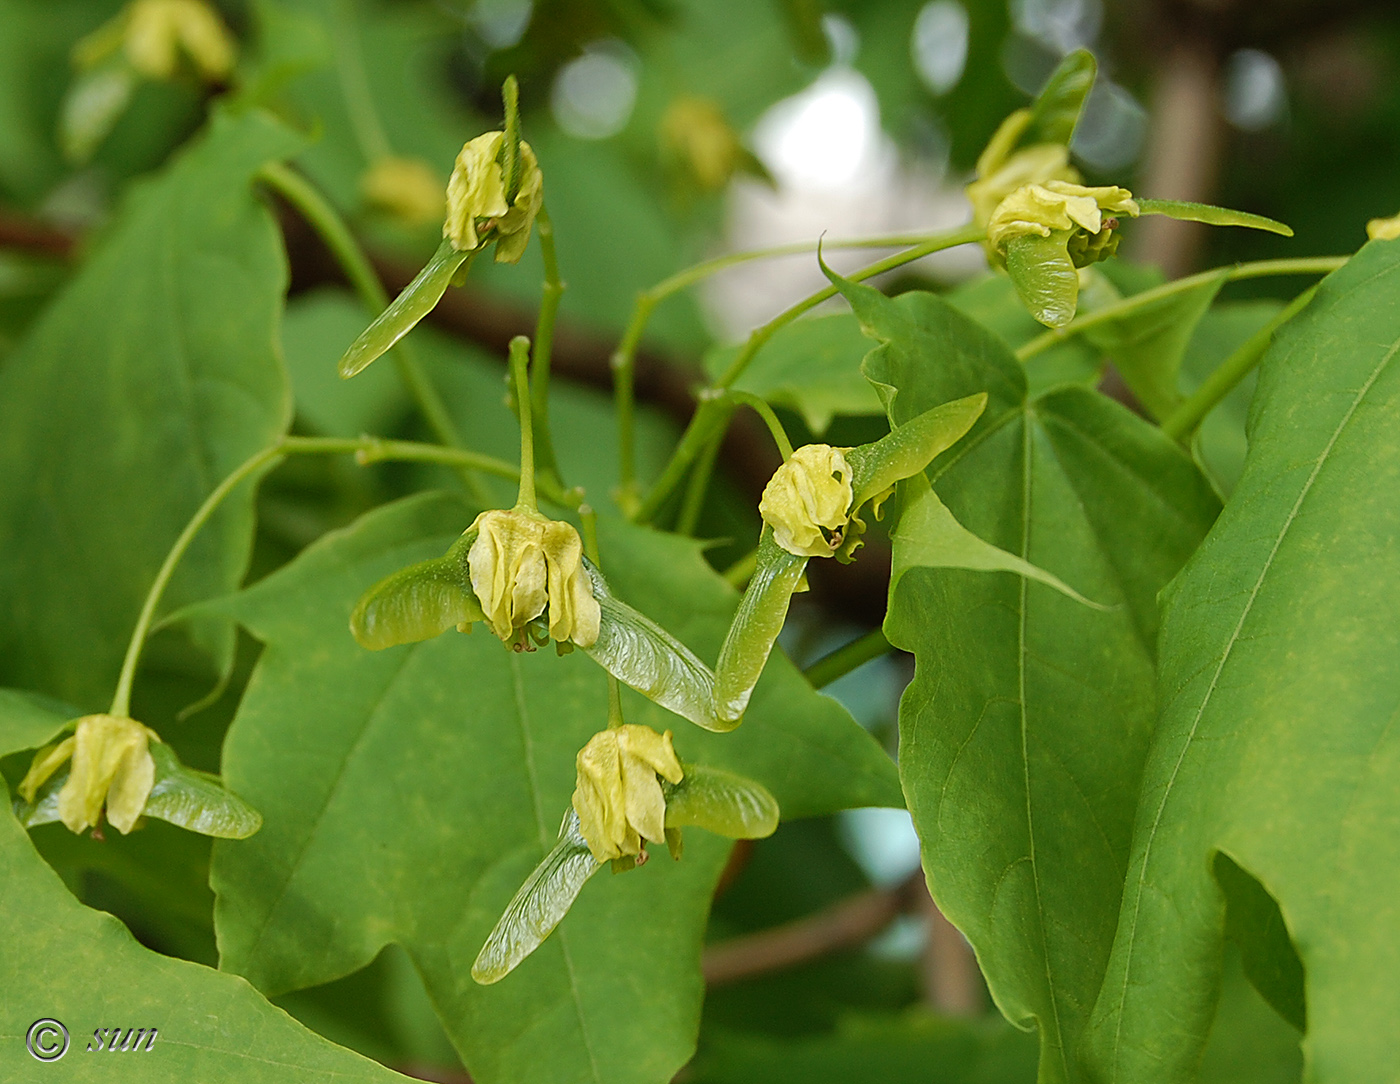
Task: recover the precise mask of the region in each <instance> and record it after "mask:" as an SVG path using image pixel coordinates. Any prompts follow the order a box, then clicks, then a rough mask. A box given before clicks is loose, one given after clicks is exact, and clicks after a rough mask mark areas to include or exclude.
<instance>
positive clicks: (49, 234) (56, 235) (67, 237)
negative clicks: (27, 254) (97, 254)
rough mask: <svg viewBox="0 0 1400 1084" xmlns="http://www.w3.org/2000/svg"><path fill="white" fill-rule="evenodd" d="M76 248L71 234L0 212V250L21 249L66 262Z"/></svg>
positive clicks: (74, 238)
mask: <svg viewBox="0 0 1400 1084" xmlns="http://www.w3.org/2000/svg"><path fill="white" fill-rule="evenodd" d="M76 246H77V238H76V237H75V236H74V235H73V234H71V233H68V232H66V231H64V230H60V229H55V228H54V227H53V226H49V225H46V224H44V223H43V222H39V221H36V220H35V219H32V218H25V217H23V216H21V215H16V214H12V213H10V212H8V211H3V210H0V248H23V249H28V250H29V251H31V252H41V253H43V254H44V255H46V256H53V257H55V258H57V259H60V260H66V259H68V257H69V256H71V255H72V254H73V249H74V248H75V247H76Z"/></svg>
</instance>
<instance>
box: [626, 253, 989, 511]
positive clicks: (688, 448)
mask: <svg viewBox="0 0 1400 1084" xmlns="http://www.w3.org/2000/svg"><path fill="white" fill-rule="evenodd" d="M982 236H983V234H982V231H981V230H980V229H978V228H977V227H976V226H964V227H962V228H961V229H957V230H952V231H950V232H948V233H942V234H939V235H937V236H936V237H931V238H929V239H928V240H927V241H925V242H923V243H922V244H919V245H915V246H914V247H913V248H909V249H905V250H904V251H903V252H896V253H895V254H894V255H892V256H887V257H885V258H884V259H883V260H877V261H876V262H874V263H872V264H867V265H866V266H865V267H862V268H860V269H859V270H858V271H853V272H851V274H849V275H847V276H846V278H847V279H849V280H850V281H852V282H862V281H864V280H865V279H868V278H873V277H875V276H876V275H880V274H883V273H884V272H886V271H892V270H894V269H895V268H896V267H903V266H904V265H905V264H908V263H913V262H914V261H915V260H920V259H923V258H924V257H925V256H928V255H931V254H932V253H934V252H939V251H941V250H943V249H945V248H953V247H955V246H957V245H965V244H968V243H970V242H972V241H980V240H981V239H982ZM835 294H836V287H835V286H828V287H826V288H825V289H822V290H818V291H817V292H816V293H814V294H811V295H810V296H808V297H806V298H804V299H803V300H801V301H799V302H798V303H797V304H795V305H792V306H791V307H789V308H787V309H785V310H783V311H782V312H780V313H779V314H778V315H777V316H775V317H773V319H771V320H769V321H768V323H766V324H764V325H763V326H762V327H759V328H756V329H755V330H754V331H753V332H752V333H751V334H750V335H749V337H748V340H747V341H746V342H745V343H744V346H743V348H742V349H741V350H740V351H739V353H738V354H737V355H736V356H735V358H734V360H733V361H732V362H730V364H729V368H727V369H726V370H725V371H724V373H723V374H722V375H721V376H720V378H719V379H718V380H717V381H715V384H714V389H712V390H719V389H728V388H729V387H730V386H731V385H732V384H733V383H734V382H735V381H736V380H738V379H739V377H741V376H742V375H743V374H744V370H745V369H747V368H748V366H749V363H750V362H751V361H753V358H754V355H755V354H757V353H758V351H759V349H760V348H761V347H762V346H763V344H764V343H766V342H767V341H768V340H769V339H771V338H772V337H773V336H774V335H775V334H776V333H777V332H778V331H780V330H781V329H782V328H784V327H786V326H787V325H788V324H790V323H792V322H793V321H794V320H796V319H797V318H798V317H799V316H801V315H802V314H803V313H805V312H808V311H810V310H811V309H814V308H816V306H818V305H820V304H821V303H822V302H823V301H825V300H827V299H828V298H830V297H833V296H835ZM704 408H705V402H704V401H702V402H701V404H700V408H699V409H697V410H696V412H695V414H694V416H692V417H691V419H690V424H689V425H688V426H687V427H686V431H685V432H684V433H683V434H682V435H681V440H680V443H679V444H677V445H676V450H675V452H674V453H672V455H671V461H670V462H669V463H668V464H667V465H666V469H665V470H664V471H662V473H661V477H660V478H658V479H657V480H656V482H655V483H654V484H653V485H652V487H651V490H650V491H649V492H648V493H647V495H646V499H645V500H643V501H642V502H641V504H640V505H639V506H638V508H637V514H636V517H635V518H636V519H637V521H638V522H641V523H645V522H647V521H649V520H650V519H651V518H652V517H653V516H655V515H656V512H657V510H658V509H660V507H661V506H662V504H664V503H665V501H666V499H667V498H668V497H669V496H670V495H671V492H672V491H673V490H674V489H675V487H676V486H677V485H678V484H680V481H681V479H682V478H683V477H684V476H685V472H686V469H687V468H688V467H689V466H690V464H691V463H692V462H693V461H694V459H695V457H696V456H697V455H699V453H700V451H701V449H702V448H703V447H704V446H705V441H706V439H708V437H709V433H708V431H707V430H708V428H710V427H712V426H713V425H714V423H715V420H716V419H715V417H714V415H713V412H711V414H710V415H709V416H708V417H706V416H705V414H706V412H705V409H704ZM725 420H726V421H727V418H726V419H725Z"/></svg>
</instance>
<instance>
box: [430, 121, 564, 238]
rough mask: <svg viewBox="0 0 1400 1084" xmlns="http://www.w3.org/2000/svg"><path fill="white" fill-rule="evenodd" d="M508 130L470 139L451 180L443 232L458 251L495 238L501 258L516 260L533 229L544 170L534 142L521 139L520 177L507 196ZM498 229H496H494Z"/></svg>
mask: <svg viewBox="0 0 1400 1084" xmlns="http://www.w3.org/2000/svg"><path fill="white" fill-rule="evenodd" d="M504 141H505V133H504V132H487V133H486V134H485V135H481V136H477V137H476V138H475V139H473V140H472V141H471V142H470V143H468V144H466V145H465V146H464V147H463V148H462V150H461V153H459V154H458V155H457V161H456V163H455V165H454V166H453V167H452V176H451V178H450V179H449V180H448V182H447V221H446V222H445V223H443V227H442V235H443V236H444V237H446V238H447V239H448V240H450V241H451V242H452V247H453V248H455V249H456V250H457V251H458V252H471V251H473V250H474V249H476V248H479V247H480V246H481V245H483V244H485V243H486V242H487V241H489V240H492V239H493V238H494V239H496V240H497V245H496V262H497V263H515V262H516V261H517V260H519V259H520V257H521V256H522V255H524V252H525V246H526V244H528V243H529V240H530V229H531V228H532V227H533V226H534V224H535V216H536V215H538V214H539V212H540V205H541V204H542V203H543V202H544V176H543V174H541V173H540V165H539V162H538V161H537V160H536V158H535V152H534V151H533V150H531V149H530V144H528V143H526V142H524V141H522V142H521V144H520V167H519V168H520V182H519V188H518V190H517V191H516V194H515V199H514V201H512V202H511V203H507V202H506V181H505V177H504V175H503V172H502V166H501V161H500V159H501V145H502V143H503V142H504ZM493 231H494V232H493Z"/></svg>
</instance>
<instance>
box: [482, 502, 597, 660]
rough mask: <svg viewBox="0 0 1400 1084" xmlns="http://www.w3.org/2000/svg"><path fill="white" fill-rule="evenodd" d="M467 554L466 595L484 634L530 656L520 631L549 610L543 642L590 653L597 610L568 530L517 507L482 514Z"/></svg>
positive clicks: (578, 545)
mask: <svg viewBox="0 0 1400 1084" xmlns="http://www.w3.org/2000/svg"><path fill="white" fill-rule="evenodd" d="M471 530H475V531H477V532H478V533H477V537H476V541H475V542H473V543H472V545H471V549H469V550H468V551H467V567H468V570H469V572H470V577H471V585H472V591H473V592H474V593H475V594H476V597H477V600H478V601H479V602H480V603H481V609H482V612H483V613H484V614H485V615H486V621H487V623H488V624H489V625H490V626H491V631H492V632H494V633H495V634H496V635H497V636H498V637H500V638H501V640H502V641H504V642H505V643H507V644H510V645H512V646H513V647H514V648H515V649H516V650H517V651H522V650H530V648H529V644H528V641H527V639H526V636H525V633H524V629H525V626H526V625H527V624H528V623H530V622H531V621H533V620H534V619H535V618H537V617H539V616H540V615H541V614H543V613H544V612H545V610H546V608H547V609H548V610H549V625H548V629H549V637H550V638H551V639H553V640H555V641H558V642H566V641H568V642H573V643H575V644H578V646H579V647H591V646H592V645H593V643H594V642H595V641H596V640H597V639H598V626H599V621H600V618H601V610H600V607H599V605H598V600H597V599H596V598H594V595H593V587H592V582H591V581H590V579H589V577H588V573H587V571H586V570H585V569H584V567H583V541H582V540H581V539H580V538H579V535H578V531H576V530H574V528H573V526H572V525H571V524H568V523H562V522H559V521H557V520H550V519H546V518H545V517H544V516H541V515H540V514H539V513H537V512H530V511H527V510H525V509H521V508H514V509H511V510H509V511H502V510H499V509H493V510H491V511H489V512H482V513H481V515H479V516H477V517H476V521H475V522H474V523H473V524H472V525H471V527H470V528H468V531H471Z"/></svg>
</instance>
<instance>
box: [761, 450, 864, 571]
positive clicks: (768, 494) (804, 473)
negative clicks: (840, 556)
mask: <svg viewBox="0 0 1400 1084" xmlns="http://www.w3.org/2000/svg"><path fill="white" fill-rule="evenodd" d="M851 478H852V471H851V467H850V464H849V463H847V462H846V457H845V456H844V455H842V454H841V449H839V448H833V447H831V445H829V444H804V445H803V446H802V447H801V448H798V449H797V450H796V451H795V452H793V453H792V457H791V458H790V459H788V461H787V462H786V463H784V464H783V465H782V466H781V467H779V468H778V469H777V471H776V472H775V473H774V475H773V477H772V478H771V479H770V480H769V482H768V485H767V486H765V487H764V489H763V498H762V499H761V500H760V501H759V503H758V512H759V515H761V516H762V517H763V520H764V522H765V523H767V524H768V525H769V526H771V527H772V528H773V538H774V541H776V542H777V543H778V545H779V546H781V547H782V548H783V549H785V550H787V551H788V553H791V554H794V555H795V556H798V557H830V556H831V555H832V554H833V553H834V552H836V550H837V549H838V548H839V546H840V545H841V540H842V536H843V533H844V531H845V529H846V524H847V522H848V521H849V518H850V512H851V501H852V499H853V491H852V488H851Z"/></svg>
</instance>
